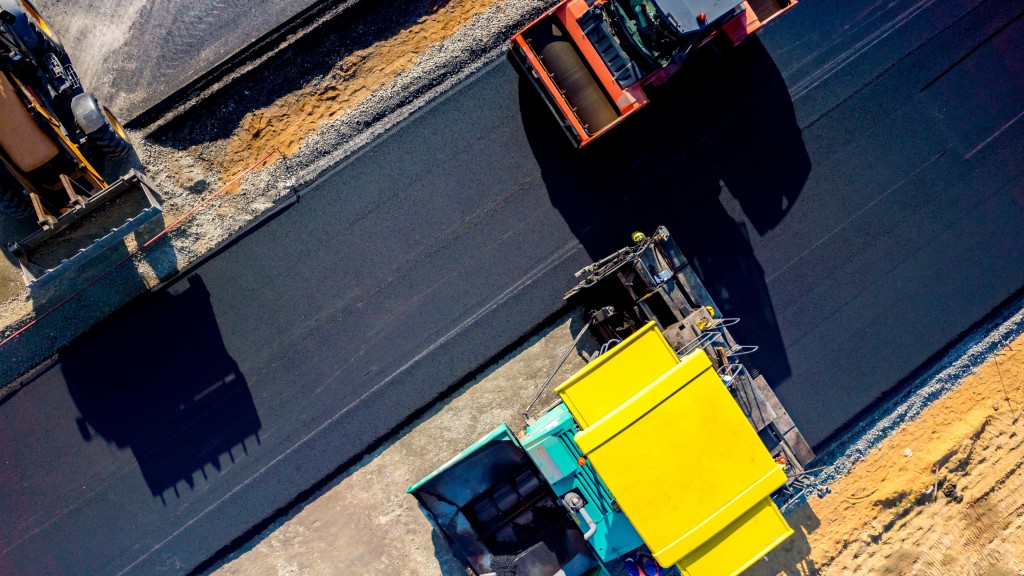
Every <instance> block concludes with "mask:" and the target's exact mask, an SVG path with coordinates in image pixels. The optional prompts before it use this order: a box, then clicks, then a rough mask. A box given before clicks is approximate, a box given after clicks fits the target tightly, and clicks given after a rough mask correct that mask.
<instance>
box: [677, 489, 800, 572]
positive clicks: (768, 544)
mask: <svg viewBox="0 0 1024 576" xmlns="http://www.w3.org/2000/svg"><path fill="white" fill-rule="evenodd" d="M791 534H793V530H792V529H791V528H790V527H789V525H788V524H786V519H785V518H783V517H782V513H781V512H779V509H778V508H776V507H775V503H774V502H772V501H771V499H770V498H765V499H763V500H760V501H759V502H758V503H757V505H755V506H754V507H753V508H751V509H750V510H748V511H747V512H746V513H745V514H743V515H742V516H740V517H739V518H738V519H736V520H735V521H734V522H733V523H732V524H730V525H729V526H728V527H727V529H725V530H723V531H721V532H719V533H718V534H715V535H714V536H713V537H712V538H711V539H710V540H708V541H707V542H705V543H704V544H702V545H701V546H700V547H698V548H697V549H696V550H694V551H693V552H692V553H690V554H689V555H687V556H686V557H685V558H683V559H682V560H680V561H679V562H678V563H677V564H676V567H677V568H679V570H680V571H681V572H682V573H683V576H738V575H739V574H740V573H742V572H743V571H744V570H746V569H747V568H749V567H750V566H751V565H752V564H753V563H754V562H757V560H758V559H760V558H762V557H763V556H764V555H765V554H767V553H769V552H771V551H772V549H774V548H775V547H776V546H778V545H779V544H781V543H782V542H783V541H784V540H785V539H786V538H788V537H789V536H790V535H791Z"/></svg>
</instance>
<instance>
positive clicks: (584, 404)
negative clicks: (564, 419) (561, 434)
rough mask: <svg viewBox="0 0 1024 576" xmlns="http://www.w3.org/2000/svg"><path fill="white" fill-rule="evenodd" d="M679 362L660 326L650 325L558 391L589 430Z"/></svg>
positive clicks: (557, 389)
mask: <svg viewBox="0 0 1024 576" xmlns="http://www.w3.org/2000/svg"><path fill="white" fill-rule="evenodd" d="M678 363H679V357H678V356H676V353H675V351H674V350H672V347H671V346H669V344H668V342H667V341H666V340H665V337H664V336H662V334H661V331H660V330H658V325H657V324H655V323H654V322H649V323H648V324H647V325H646V326H644V327H643V328H641V329H640V330H638V331H637V332H635V333H634V334H632V335H630V337H629V338H626V339H625V340H623V341H622V342H621V343H619V344H618V345H617V346H615V347H613V348H612V349H611V350H609V351H608V352H606V353H604V354H602V355H600V356H598V357H597V360H594V361H593V362H591V363H589V364H587V365H586V366H585V367H584V368H583V369H582V370H580V371H579V372H577V373H576V374H574V375H573V376H572V377H571V378H569V379H568V380H567V381H565V383H563V384H562V385H561V386H559V387H558V388H556V389H555V391H556V392H558V394H559V395H560V396H561V397H562V401H563V402H565V405H566V406H567V407H568V408H569V412H571V413H572V415H573V417H574V418H575V419H576V422H578V423H579V425H580V426H581V427H583V428H586V427H588V426H590V425H591V424H593V423H594V422H597V421H598V420H600V419H601V418H603V417H604V416H605V415H606V414H608V413H609V412H611V411H612V410H614V409H616V408H617V407H619V406H620V405H621V404H622V403H623V402H625V401H626V400H629V399H630V398H632V397H633V395H634V394H636V393H637V392H639V391H640V390H643V389H644V387H645V386H647V385H648V384H650V383H651V382H653V381H654V380H655V379H656V378H658V377H659V376H661V375H662V374H664V373H665V371H667V370H668V369H669V368H671V367H673V366H675V365H676V364H678Z"/></svg>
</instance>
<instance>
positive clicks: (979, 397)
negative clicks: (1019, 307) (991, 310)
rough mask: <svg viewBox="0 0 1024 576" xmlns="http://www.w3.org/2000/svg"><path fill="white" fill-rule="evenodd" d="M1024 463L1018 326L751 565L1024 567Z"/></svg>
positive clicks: (986, 571)
mask: <svg viewBox="0 0 1024 576" xmlns="http://www.w3.org/2000/svg"><path fill="white" fill-rule="evenodd" d="M1022 465H1024V337H1019V338H1017V339H1016V340H1015V341H1013V342H1012V343H1010V344H1009V345H1008V346H1006V347H1005V348H1004V349H1003V350H1002V351H1000V352H998V353H997V354H996V355H995V357H993V358H992V359H991V360H989V361H988V362H986V363H985V364H984V365H983V366H982V367H981V369H980V370H978V371H977V372H976V373H975V374H973V375H971V376H969V377H968V378H967V379H966V380H965V381H964V382H963V384H962V385H961V386H960V387H959V388H957V389H955V390H953V391H952V392H950V393H949V394H947V395H946V396H944V397H943V398H941V399H939V400H938V401H936V402H935V403H934V404H933V405H932V406H930V407H929V408H927V409H926V410H925V411H924V413H923V414H922V415H921V417H920V418H918V419H917V420H916V421H913V422H911V423H909V424H907V425H905V426H904V427H903V428H901V429H899V430H898V431H897V432H896V433H895V434H893V435H892V436H891V437H889V438H888V439H886V440H885V441H884V442H883V443H882V444H881V445H880V446H879V447H878V448H877V449H876V450H875V451H873V452H872V453H870V454H868V456H867V457H866V458H864V460H863V461H862V462H860V463H859V464H858V465H857V466H856V467H855V468H854V469H853V470H852V471H851V472H850V474H849V475H847V476H846V477H844V478H842V479H841V480H839V481H837V482H835V483H833V484H832V486H831V489H832V494H831V495H829V496H827V497H825V498H824V499H816V498H812V499H811V500H810V502H809V504H808V505H806V506H803V507H800V508H798V509H796V510H794V511H793V513H792V514H791V515H790V523H791V524H792V525H793V527H794V528H795V529H796V530H797V532H798V533H797V534H796V535H795V537H793V538H791V539H790V541H789V542H787V543H786V544H784V545H783V546H782V547H781V548H780V549H779V550H777V551H776V552H773V553H772V554H771V555H770V556H769V558H768V560H767V561H766V562H763V563H760V564H758V565H757V566H756V567H755V568H753V569H751V570H750V571H749V574H750V575H751V576H754V575H769V574H772V575H783V574H785V575H800V576H810V575H814V574H822V575H843V574H879V575H885V574H891V575H902V574H907V575H922V576H924V575H940V574H941V575H944V576H946V575H953V574H963V575H978V576H1011V575H1020V574H1024V530H1022V528H1024V474H1021V473H1020V470H1021V466H1022ZM936 486H937V487H938V489H937V490H936V489H935V488H936Z"/></svg>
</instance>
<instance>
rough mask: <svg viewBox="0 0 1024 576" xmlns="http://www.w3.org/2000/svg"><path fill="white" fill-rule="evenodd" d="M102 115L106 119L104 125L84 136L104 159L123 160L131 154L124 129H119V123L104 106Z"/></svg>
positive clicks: (130, 147) (130, 146)
mask: <svg viewBox="0 0 1024 576" xmlns="http://www.w3.org/2000/svg"><path fill="white" fill-rule="evenodd" d="M103 115H104V116H106V118H107V121H106V123H104V124H103V126H101V127H100V128H99V129H98V130H95V131H93V132H91V133H89V134H86V136H88V137H89V141H90V142H92V144H93V146H94V147H95V148H96V150H97V151H98V152H99V153H100V154H102V155H103V158H104V159H106V160H117V159H119V158H124V157H125V156H127V155H128V154H130V153H131V151H132V145H131V144H129V143H128V140H127V138H126V136H125V133H124V129H123V128H121V123H120V122H118V121H117V117H115V116H114V115H113V114H112V113H111V112H110V110H108V109H107V107H106V106H104V107H103Z"/></svg>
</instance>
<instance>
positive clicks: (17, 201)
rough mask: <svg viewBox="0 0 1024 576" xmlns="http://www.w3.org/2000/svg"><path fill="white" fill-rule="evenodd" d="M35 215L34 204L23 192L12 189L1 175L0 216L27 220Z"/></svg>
mask: <svg viewBox="0 0 1024 576" xmlns="http://www.w3.org/2000/svg"><path fill="white" fill-rule="evenodd" d="M33 213H35V210H33V209H32V202H31V201H29V199H28V197H27V196H25V193H24V192H22V191H21V190H19V189H17V188H14V187H12V186H11V185H9V184H8V183H7V182H6V179H4V178H3V176H2V175H0V214H3V215H5V216H10V217H11V218H27V217H28V216H30V215H32V214H33Z"/></svg>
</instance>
